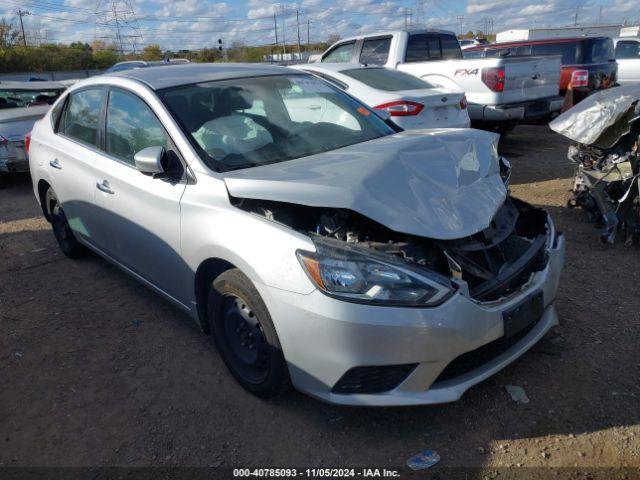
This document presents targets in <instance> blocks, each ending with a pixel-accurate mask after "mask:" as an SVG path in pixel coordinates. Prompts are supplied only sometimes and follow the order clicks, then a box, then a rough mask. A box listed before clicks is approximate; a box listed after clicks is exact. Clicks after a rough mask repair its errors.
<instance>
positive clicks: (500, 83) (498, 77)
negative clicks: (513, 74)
mask: <svg viewBox="0 0 640 480" xmlns="http://www.w3.org/2000/svg"><path fill="white" fill-rule="evenodd" d="M482 83H484V84H485V85H486V86H487V87H489V89H490V90H492V91H494V92H502V91H504V67H490V68H483V69H482Z"/></svg>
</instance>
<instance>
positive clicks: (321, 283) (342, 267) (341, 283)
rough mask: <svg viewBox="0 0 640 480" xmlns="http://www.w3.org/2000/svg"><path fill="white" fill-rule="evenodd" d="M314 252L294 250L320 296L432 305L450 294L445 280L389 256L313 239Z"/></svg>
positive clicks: (381, 302) (389, 303) (404, 304)
mask: <svg viewBox="0 0 640 480" xmlns="http://www.w3.org/2000/svg"><path fill="white" fill-rule="evenodd" d="M313 241H314V243H315V245H316V249H317V252H315V253H314V252H307V251H303V250H298V252H297V254H298V259H299V260H300V263H301V264H302V266H303V268H304V270H305V271H306V272H307V275H308V276H309V278H310V279H311V280H312V281H313V283H314V284H315V285H316V287H318V289H319V290H321V291H322V292H323V293H325V294H327V295H329V296H332V297H336V298H340V299H343V300H347V301H352V302H358V303H374V304H381V305H403V306H416V307H417V306H434V305H438V304H440V303H442V302H443V301H444V300H446V299H447V298H448V297H449V296H450V295H451V294H452V293H453V288H452V287H451V284H450V283H449V281H448V280H447V279H446V278H445V277H443V276H442V275H439V274H437V273H435V272H430V271H428V270H426V269H420V268H416V267H413V266H411V265H409V264H407V263H406V262H403V261H402V260H400V259H398V258H396V257H393V256H392V255H388V254H384V253H377V252H374V251H368V250H366V249H364V248H359V247H357V246H352V245H349V244H344V243H343V242H339V241H337V240H332V239H327V238H323V237H316V238H314V239H313Z"/></svg>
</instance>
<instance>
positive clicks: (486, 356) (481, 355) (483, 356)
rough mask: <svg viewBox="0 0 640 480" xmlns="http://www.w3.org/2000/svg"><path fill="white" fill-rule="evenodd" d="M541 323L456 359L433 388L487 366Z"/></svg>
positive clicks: (536, 321)
mask: <svg viewBox="0 0 640 480" xmlns="http://www.w3.org/2000/svg"><path fill="white" fill-rule="evenodd" d="M541 318H542V317H541ZM539 321H540V318H539V319H537V320H535V321H534V322H531V323H530V324H529V325H527V326H526V327H525V328H524V329H523V330H522V331H520V332H518V333H516V334H515V335H513V336H512V337H510V338H506V337H500V338H498V339H496V340H494V341H493V342H489V343H487V344H486V345H483V346H481V347H479V348H476V349H475V350H471V351H470V352H467V353H463V354H462V355H460V356H459V357H456V358H455V359H454V360H453V361H452V362H451V363H450V364H449V365H447V366H446V368H445V369H444V370H443V371H442V372H441V373H440V375H438V378H436V380H435V382H433V384H432V387H435V386H437V384H438V382H444V381H445V380H450V379H452V378H456V377H459V376H461V375H464V374H465V373H469V372H471V371H473V370H475V369H476V368H480V367H482V366H483V365H485V364H487V363H488V362H490V361H491V360H493V359H494V358H496V357H498V356H499V355H501V354H503V353H504V352H506V351H507V350H509V349H510V348H511V347H513V346H514V345H515V344H516V343H518V342H519V341H520V340H522V339H523V338H524V337H526V336H527V334H528V333H529V332H530V331H531V330H533V327H535V326H536V325H537V324H538V322H539Z"/></svg>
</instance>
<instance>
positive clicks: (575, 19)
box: [573, 5, 580, 27]
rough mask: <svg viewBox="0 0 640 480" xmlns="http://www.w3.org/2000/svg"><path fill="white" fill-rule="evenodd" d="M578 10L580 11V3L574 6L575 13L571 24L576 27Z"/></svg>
mask: <svg viewBox="0 0 640 480" xmlns="http://www.w3.org/2000/svg"><path fill="white" fill-rule="evenodd" d="M578 12H580V5H577V6H576V14H575V16H574V17H573V26H574V27H577V26H578Z"/></svg>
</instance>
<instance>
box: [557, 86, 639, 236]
mask: <svg viewBox="0 0 640 480" xmlns="http://www.w3.org/2000/svg"><path fill="white" fill-rule="evenodd" d="M639 99H640V88H639V87H637V86H632V87H619V88H614V89H611V90H610V91H607V92H606V94H598V95H594V96H593V98H591V97H590V98H588V99H586V100H584V101H583V102H581V103H580V104H578V105H577V106H576V107H574V108H572V109H571V110H569V111H567V112H565V113H563V114H562V115H561V116H559V117H558V118H557V119H556V120H554V121H553V122H552V123H551V124H550V127H551V128H552V129H553V130H554V131H556V132H558V133H560V134H562V135H564V136H566V137H567V138H570V139H572V140H573V141H574V142H575V144H574V145H571V146H570V147H569V152H568V155H567V156H568V158H569V159H570V160H571V161H573V162H575V163H576V164H577V168H576V173H575V177H574V182H573V188H572V191H571V196H570V198H569V200H568V203H567V205H568V206H569V207H572V208H574V207H580V208H582V209H583V210H584V211H586V212H587V214H588V215H589V218H590V220H591V221H592V222H594V223H595V224H596V226H598V227H599V228H601V229H602V230H601V234H600V239H601V241H602V242H604V243H609V244H613V243H614V242H615V239H616V236H617V235H618V234H622V235H623V236H624V239H625V243H626V244H627V245H632V244H638V243H639V242H640V197H639V193H640V192H639V182H640V152H639V150H638V147H639V142H640V101H639Z"/></svg>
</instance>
